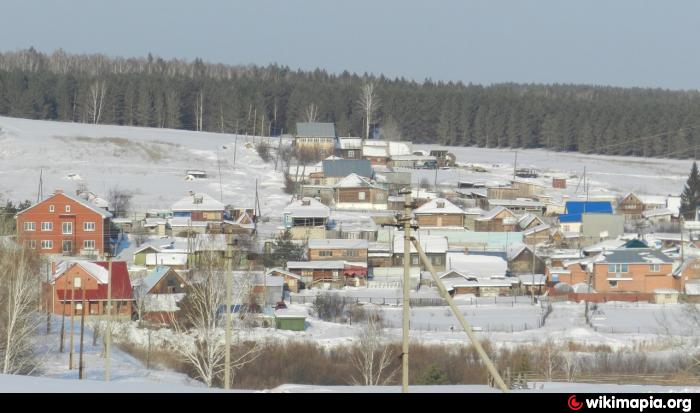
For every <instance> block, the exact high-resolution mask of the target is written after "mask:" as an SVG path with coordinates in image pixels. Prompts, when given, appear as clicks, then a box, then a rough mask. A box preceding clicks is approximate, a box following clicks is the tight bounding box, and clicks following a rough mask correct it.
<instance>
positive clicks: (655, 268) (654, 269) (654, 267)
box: [649, 264, 661, 272]
mask: <svg viewBox="0 0 700 413" xmlns="http://www.w3.org/2000/svg"><path fill="white" fill-rule="evenodd" d="M649 269H650V270H651V272H660V271H661V265H659V264H651V265H649Z"/></svg>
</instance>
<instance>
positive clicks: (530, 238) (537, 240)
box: [523, 224, 551, 245]
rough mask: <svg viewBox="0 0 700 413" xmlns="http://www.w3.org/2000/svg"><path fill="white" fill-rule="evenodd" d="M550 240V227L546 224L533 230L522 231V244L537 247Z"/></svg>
mask: <svg viewBox="0 0 700 413" xmlns="http://www.w3.org/2000/svg"><path fill="white" fill-rule="evenodd" d="M550 238H551V227H550V226H549V225H548V224H540V225H538V226H536V227H534V228H530V229H526V230H525V231H523V242H524V243H526V244H528V245H538V244H542V243H545V242H548V241H549V240H550Z"/></svg>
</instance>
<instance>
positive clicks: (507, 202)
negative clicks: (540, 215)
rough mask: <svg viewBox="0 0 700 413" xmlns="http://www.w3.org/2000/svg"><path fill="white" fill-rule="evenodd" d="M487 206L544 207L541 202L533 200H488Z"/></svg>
mask: <svg viewBox="0 0 700 413" xmlns="http://www.w3.org/2000/svg"><path fill="white" fill-rule="evenodd" d="M489 205H491V206H512V207H533V208H541V207H543V206H544V204H543V203H542V202H539V201H535V200H533V199H489Z"/></svg>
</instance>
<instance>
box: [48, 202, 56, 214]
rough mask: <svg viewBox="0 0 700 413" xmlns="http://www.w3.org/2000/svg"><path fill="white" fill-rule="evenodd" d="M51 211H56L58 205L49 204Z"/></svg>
mask: <svg viewBox="0 0 700 413" xmlns="http://www.w3.org/2000/svg"><path fill="white" fill-rule="evenodd" d="M49 212H56V206H55V205H53V204H51V205H49Z"/></svg>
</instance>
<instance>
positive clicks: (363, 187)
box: [335, 173, 388, 210]
mask: <svg viewBox="0 0 700 413" xmlns="http://www.w3.org/2000/svg"><path fill="white" fill-rule="evenodd" d="M387 198H388V193H387V190H386V189H384V188H381V187H379V186H377V185H375V184H373V183H372V182H370V181H369V180H367V179H366V178H363V177H361V176H359V175H357V174H355V173H351V174H350V175H348V176H346V177H345V178H343V179H342V180H340V181H339V182H338V183H337V184H335V207H336V208H337V209H360V210H385V209H386V208H387Z"/></svg>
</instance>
